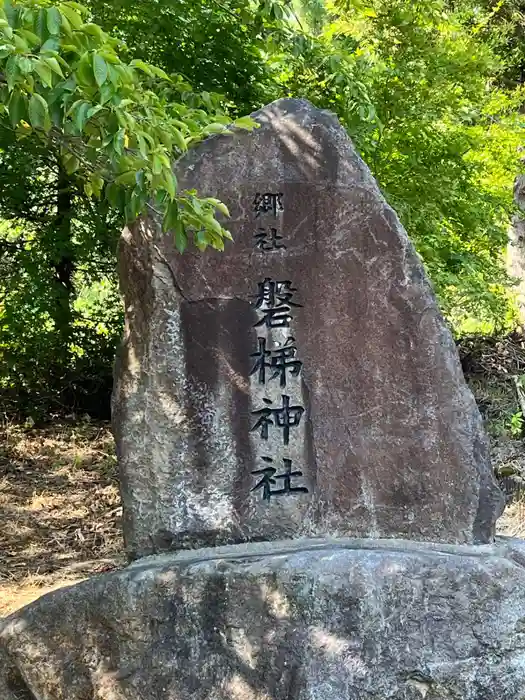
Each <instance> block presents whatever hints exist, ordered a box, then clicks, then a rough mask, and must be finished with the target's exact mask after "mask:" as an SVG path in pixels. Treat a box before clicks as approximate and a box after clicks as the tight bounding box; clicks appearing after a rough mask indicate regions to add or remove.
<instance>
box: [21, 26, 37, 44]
mask: <svg viewBox="0 0 525 700" xmlns="http://www.w3.org/2000/svg"><path fill="white" fill-rule="evenodd" d="M18 33H19V34H20V36H22V37H23V38H24V39H25V40H26V41H27V42H28V43H29V44H30V45H31V46H40V44H41V43H42V42H41V39H40V37H39V36H37V35H36V34H33V32H30V31H29V30H28V29H19V30H18Z"/></svg>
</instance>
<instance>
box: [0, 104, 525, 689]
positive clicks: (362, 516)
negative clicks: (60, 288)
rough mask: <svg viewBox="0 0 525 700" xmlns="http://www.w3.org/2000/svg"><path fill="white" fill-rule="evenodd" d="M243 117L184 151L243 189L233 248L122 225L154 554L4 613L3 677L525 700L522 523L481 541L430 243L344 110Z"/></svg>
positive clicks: (278, 109) (478, 487) (142, 480)
mask: <svg viewBox="0 0 525 700" xmlns="http://www.w3.org/2000/svg"><path fill="white" fill-rule="evenodd" d="M255 118H256V119H257V121H258V122H259V123H260V125H261V126H260V128H259V129H258V130H256V131H255V132H254V133H252V134H249V133H245V132H236V133H234V134H233V135H227V136H220V137H214V138H212V139H209V140H208V141H206V142H205V143H203V144H202V145H201V146H200V147H199V148H197V149H196V150H195V152H193V153H191V154H189V155H188V156H187V157H186V158H185V159H184V161H182V162H181V163H179V165H178V173H177V175H178V178H179V182H180V184H181V185H182V186H183V187H186V188H194V187H195V188H196V189H197V190H198V191H199V192H200V193H202V194H204V195H213V196H216V197H219V198H220V199H222V200H223V201H224V202H226V203H227V205H228V206H229V207H230V210H231V214H232V218H231V221H230V222H229V226H230V228H231V231H232V233H233V236H234V239H235V243H234V245H232V246H231V247H230V248H229V249H228V250H227V251H226V252H225V253H222V254H220V253H215V252H208V253H206V254H205V255H187V256H184V257H181V256H178V255H177V254H176V253H175V251H174V248H173V243H172V240H171V237H170V236H169V235H161V233H160V231H159V229H158V226H157V224H156V223H155V221H151V220H143V221H141V222H139V223H137V224H136V225H135V226H133V227H132V228H131V229H130V230H128V231H126V232H125V233H124V235H123V238H122V244H121V248H120V262H121V279H122V286H123V291H124V296H125V302H126V324H127V326H126V334H125V342H124V345H123V348H122V350H121V353H120V359H119V362H118V365H117V373H116V378H117V381H116V389H115V395H114V425H115V433H116V440H117V449H118V456H119V461H120V466H121V475H122V495H123V502H124V520H125V523H124V527H125V535H126V543H127V547H128V551H129V554H130V555H131V556H132V557H141V558H139V559H138V560H137V561H134V562H133V563H132V564H131V565H130V566H128V567H127V568H125V569H124V570H122V571H117V572H113V573H110V574H105V575H102V576H95V577H93V578H91V579H90V580H88V581H84V582H82V583H80V584H77V585H76V586H72V587H69V588H64V589H61V590H59V591H55V592H53V593H50V594H48V595H46V596H43V597H42V598H40V599H39V600H38V601H36V602H35V603H33V604H31V605H29V606H27V607H25V608H23V609H22V610H20V611H18V612H16V613H14V614H13V615H11V616H10V617H9V618H7V619H6V620H5V621H2V622H0V700H145V699H146V698H147V699H148V700H445V698H446V699H447V700H524V699H525V544H524V542H523V541H520V540H506V539H502V538H498V541H497V542H496V543H492V542H491V541H492V538H493V529H494V522H495V520H496V518H497V516H498V514H499V512H500V510H501V507H502V497H501V494H500V493H499V491H498V489H497V488H496V485H495V483H494V479H493V477H492V473H491V470H490V464H489V459H488V455H487V443H486V439H485V436H484V434H483V429H482V426H481V422H480V417H479V414H478V411H477V408H476V405H475V403H474V400H473V398H472V395H471V394H470V392H469V391H468V389H467V387H466V386H465V383H464V381H463V377H462V373H461V369H460V366H459V362H458V358H457V354H456V350H455V346H454V343H453V341H452V338H451V336H450V333H449V332H448V330H447V328H446V325H445V323H444V322H443V319H442V318H441V316H440V314H439V311H438V309H437V306H436V303H435V300H434V297H433V295H432V292H431V290H430V288H429V285H428V283H427V281H426V278H425V275H424V273H423V269H422V267H421V264H420V262H419V260H418V258H417V256H416V255H415V253H414V250H413V249H412V246H411V245H410V243H409V241H408V239H407V236H406V234H405V232H404V230H403V228H402V227H401V225H400V224H399V221H398V219H397V217H396V215H395V214H394V212H393V211H392V210H391V209H390V208H389V207H388V205H387V204H386V202H385V200H384V199H383V197H382V196H381V194H380V192H379V190H378V188H377V185H376V184H375V182H374V180H373V178H372V177H371V175H370V173H369V171H368V169H367V168H366V166H365V165H364V164H363V162H362V161H361V159H360V158H359V156H358V155H357V154H356V152H355V150H354V149H353V147H352V144H351V142H350V140H349V139H348V137H347V135H346V134H345V132H344V131H343V130H342V129H341V127H340V126H339V125H338V123H337V121H336V120H335V118H334V117H333V116H331V115H329V114H327V113H325V112H320V111H318V110H316V109H314V108H313V107H312V106H311V105H310V104H309V103H307V102H305V101H303V100H280V101H279V102H277V103H274V104H272V105H269V106H268V107H266V108H265V109H263V110H262V111H261V112H258V113H257V114H256V115H255ZM350 535H352V537H349V536H350ZM356 536H360V537H363V539H358V538H357V537H356ZM400 538H403V539H400ZM256 540H259V541H256ZM416 540H418V541H416ZM429 540H435V541H434V542H432V541H429ZM472 542H479V543H486V544H471V543H472ZM210 545H211V546H210ZM163 549H164V550H170V549H178V550H180V551H177V552H173V551H166V552H165V553H164V554H155V555H154V556H142V555H145V554H151V553H153V552H158V551H159V550H163Z"/></svg>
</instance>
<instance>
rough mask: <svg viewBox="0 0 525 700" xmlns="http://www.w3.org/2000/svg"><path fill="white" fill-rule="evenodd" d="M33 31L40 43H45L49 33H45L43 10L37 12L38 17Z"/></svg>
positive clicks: (45, 23) (44, 12)
mask: <svg viewBox="0 0 525 700" xmlns="http://www.w3.org/2000/svg"><path fill="white" fill-rule="evenodd" d="M35 29H36V31H37V33H38V36H39V37H40V41H45V40H46V39H47V38H48V34H49V32H48V31H47V22H46V11H45V10H44V8H42V9H40V10H39V11H38V15H37V18H36V22H35Z"/></svg>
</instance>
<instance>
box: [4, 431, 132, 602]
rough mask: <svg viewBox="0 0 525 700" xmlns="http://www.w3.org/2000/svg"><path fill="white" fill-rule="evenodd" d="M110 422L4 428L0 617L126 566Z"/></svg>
mask: <svg viewBox="0 0 525 700" xmlns="http://www.w3.org/2000/svg"><path fill="white" fill-rule="evenodd" d="M120 519H121V506H120V496H119V491H118V479H117V467H116V459H115V455H114V445H113V438H112V436H111V433H110V431H109V426H108V424H106V423H97V424H96V425H93V424H91V423H80V424H79V423H75V424H67V423H60V424H56V425H54V426H52V427H49V428H44V429H38V430H36V429H24V428H23V427H21V426H13V425H10V426H7V427H6V428H4V429H3V431H2V435H1V439H0V615H3V614H6V613H7V612H9V611H11V610H13V609H15V608H16V607H18V603H20V604H25V603H26V602H29V601H28V600H27V597H28V595H29V598H30V599H32V598H36V597H38V595H40V594H41V593H43V592H45V591H47V590H50V589H52V588H56V587H57V586H60V585H65V584H67V583H69V582H74V581H76V580H79V578H85V577H86V576H89V575H91V574H93V573H100V572H103V571H110V570H112V569H115V568H118V567H120V566H122V565H123V564H124V563H125V558H124V556H123V553H122V552H123V543H122V536H121V526H120Z"/></svg>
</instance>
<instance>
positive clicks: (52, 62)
mask: <svg viewBox="0 0 525 700" xmlns="http://www.w3.org/2000/svg"><path fill="white" fill-rule="evenodd" d="M42 60H43V61H44V62H45V63H46V65H48V66H49V67H50V68H51V70H52V71H53V73H56V74H57V75H59V76H60V77H61V78H63V77H64V73H63V72H62V68H61V67H60V63H59V62H58V61H57V59H56V58H55V57H54V56H44V57H43V58H42Z"/></svg>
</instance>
